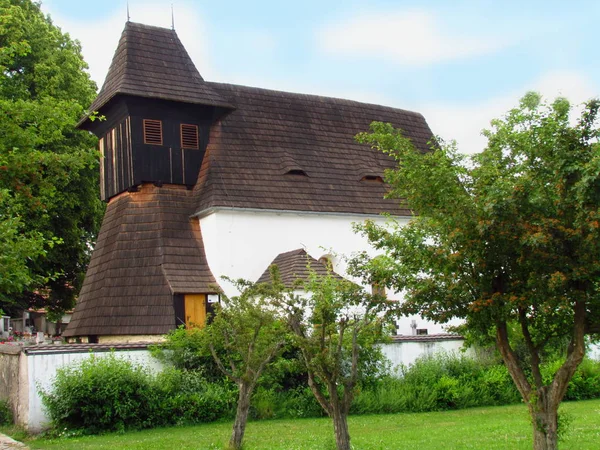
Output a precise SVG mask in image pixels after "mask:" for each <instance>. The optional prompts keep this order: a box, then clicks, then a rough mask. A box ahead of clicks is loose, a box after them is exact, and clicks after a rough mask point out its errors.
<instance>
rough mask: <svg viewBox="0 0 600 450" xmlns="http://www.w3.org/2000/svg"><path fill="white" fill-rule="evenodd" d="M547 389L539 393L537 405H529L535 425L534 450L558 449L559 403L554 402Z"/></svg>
mask: <svg viewBox="0 0 600 450" xmlns="http://www.w3.org/2000/svg"><path fill="white" fill-rule="evenodd" d="M549 397H550V396H549V395H548V393H547V390H546V388H543V389H540V390H539V391H538V393H537V401H536V402H535V404H531V403H530V405H529V413H530V414H531V422H532V425H533V450H556V449H557V448H558V405H559V404H558V403H555V402H552V401H551V399H550V398H549Z"/></svg>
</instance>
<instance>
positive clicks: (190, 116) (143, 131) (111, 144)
mask: <svg viewBox="0 0 600 450" xmlns="http://www.w3.org/2000/svg"><path fill="white" fill-rule="evenodd" d="M232 109H233V107H232V105H230V104H229V103H228V102H227V101H226V100H225V99H223V98H222V97H221V96H220V95H219V94H218V93H217V92H216V91H214V90H213V89H212V88H211V87H209V86H208V85H207V84H206V83H204V80H203V79H202V77H201V76H200V74H199V73H198V71H197V69H196V67H195V66H194V64H193V63H192V60H191V59H190V57H189V55H188V53H187V52H186V50H185V48H184V47H183V45H182V44H181V42H180V40H179V38H178V37H177V34H176V33H175V31H174V30H169V29H166V28H158V27H152V26H148V25H142V24H137V23H133V22H127V24H126V25H125V29H124V31H123V34H122V35H121V40H120V42H119V46H118V48H117V51H116V52H115V55H114V58H113V61H112V64H111V66H110V69H109V71H108V74H107V76H106V80H105V82H104V85H103V87H102V89H101V91H100V93H99V94H98V97H97V99H96V100H95V101H94V103H93V104H92V106H91V107H90V111H91V112H92V113H93V115H92V116H87V117H85V118H84V119H83V120H82V121H81V122H80V123H79V127H80V128H82V129H85V130H89V131H91V132H93V133H94V134H96V136H98V138H99V151H100V153H101V154H102V160H101V165H100V193H101V197H102V199H103V200H105V201H108V200H109V199H110V198H112V197H114V196H115V195H117V194H119V193H121V192H123V191H126V190H135V189H136V188H137V186H139V185H141V184H143V183H154V184H156V185H157V186H160V185H162V184H176V185H185V186H188V187H192V186H193V185H194V184H195V183H196V178H197V176H198V171H199V169H200V165H201V164H202V159H203V157H204V153H205V151H206V146H207V144H208V134H209V130H210V126H211V125H212V124H213V123H214V122H215V120H217V119H218V118H220V117H222V116H223V115H224V114H226V113H227V112H228V111H231V110H232ZM95 117H100V119H97V118H95Z"/></svg>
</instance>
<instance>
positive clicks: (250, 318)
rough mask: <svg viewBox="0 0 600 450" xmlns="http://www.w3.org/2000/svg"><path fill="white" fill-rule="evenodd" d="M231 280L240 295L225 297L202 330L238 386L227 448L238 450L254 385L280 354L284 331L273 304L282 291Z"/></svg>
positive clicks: (216, 358)
mask: <svg viewBox="0 0 600 450" xmlns="http://www.w3.org/2000/svg"><path fill="white" fill-rule="evenodd" d="M230 281H231V280H230ZM232 282H233V281H232ZM233 283H234V284H235V286H236V287H237V289H238V290H239V291H240V294H239V295H238V296H235V297H231V298H227V297H224V298H223V299H222V302H223V303H222V305H218V306H217V308H216V311H215V316H214V320H213V321H212V323H211V324H210V325H208V326H206V328H204V329H203V330H202V331H201V333H202V334H203V335H204V343H205V345H206V346H207V347H208V349H209V351H210V353H211V354H212V356H213V358H214V360H215V362H216V364H217V367H218V368H219V369H220V370H221V371H222V372H223V374H224V375H225V376H227V377H228V378H229V379H230V380H231V381H233V382H234V383H236V385H237V386H238V389H239V393H238V403H237V409H236V414H235V421H234V424H233V430H232V433H231V438H230V440H229V447H230V448H232V449H235V450H238V449H240V448H242V443H243V439H244V433H245V431H246V422H247V421H248V412H249V411H250V399H251V397H252V393H253V392H254V388H255V387H256V384H257V383H258V380H259V378H260V376H261V375H262V374H263V372H264V370H265V369H266V368H267V367H268V365H269V364H270V363H271V362H273V360H274V358H276V357H277V356H279V355H280V354H281V352H282V350H283V348H284V345H285V343H286V340H287V331H286V328H285V324H284V323H283V321H282V320H280V319H279V318H278V315H277V314H276V311H275V308H274V306H273V304H274V300H275V298H274V297H279V296H280V295H281V290H277V289H273V288H272V287H270V286H268V285H256V284H253V283H250V282H247V281H244V280H237V281H235V282H233Z"/></svg>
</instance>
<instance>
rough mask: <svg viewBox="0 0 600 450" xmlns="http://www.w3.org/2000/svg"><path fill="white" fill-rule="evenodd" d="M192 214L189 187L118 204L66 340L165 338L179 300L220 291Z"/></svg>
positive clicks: (149, 192)
mask: <svg viewBox="0 0 600 450" xmlns="http://www.w3.org/2000/svg"><path fill="white" fill-rule="evenodd" d="M192 208H193V198H192V192H191V191H189V190H187V189H185V187H183V186H169V187H168V188H157V187H155V186H152V185H144V186H143V187H142V188H141V189H140V190H139V191H138V192H124V193H122V194H120V195H119V196H117V197H115V198H114V199H112V201H111V202H110V203H109V204H108V207H107V210H106V215H105V217H104V220H103V222H102V228H101V229H100V234H99V236H98V241H97V243H96V248H95V249H94V253H93V256H92V260H91V262H90V265H89V267H88V271H87V274H86V278H85V282H84V284H83V288H82V290H81V293H80V295H79V301H78V302H77V305H76V307H75V312H74V313H73V317H72V318H71V323H70V324H69V326H68V327H67V329H66V331H65V332H64V336H66V337H71V336H90V335H101V336H107V335H161V334H166V333H168V332H169V330H172V329H174V328H175V313H174V305H173V302H174V294H178V293H185V294H191V293H210V292H215V291H217V290H218V288H217V287H216V286H217V283H216V281H215V279H214V277H213V275H212V273H211V271H210V269H209V267H208V264H207V262H206V257H205V254H204V246H203V243H202V237H201V235H200V229H199V225H198V221H197V220H193V219H190V218H189V216H190V211H191V210H192Z"/></svg>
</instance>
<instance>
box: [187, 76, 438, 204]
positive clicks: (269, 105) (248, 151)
mask: <svg viewBox="0 0 600 450" xmlns="http://www.w3.org/2000/svg"><path fill="white" fill-rule="evenodd" d="M208 84H209V85H210V86H211V87H212V88H214V89H215V90H216V91H218V92H219V93H220V94H221V95H222V96H223V97H224V98H227V99H228V100H229V101H230V102H231V103H233V104H234V105H235V107H236V110H235V111H233V112H231V113H230V114H229V115H228V116H226V117H225V118H224V119H223V120H222V121H220V122H218V123H217V124H216V125H214V126H213V128H212V130H211V133H210V137H209V144H208V149H207V153H206V156H205V158H204V161H203V164H202V167H201V169H200V175H199V179H198V183H197V185H196V192H197V212H198V213H200V214H202V213H207V212H209V211H210V210H211V209H212V208H217V207H230V208H258V209H276V210H297V211H313V212H332V213H355V214H380V213H381V212H384V211H386V212H390V213H392V214H396V215H410V211H408V210H407V209H406V208H404V207H403V206H402V205H401V204H400V203H399V202H398V200H387V199H384V198H383V197H384V195H385V193H386V192H387V187H386V185H384V184H383V183H382V182H380V181H381V180H379V182H378V180H377V179H375V181H367V180H365V179H364V177H365V176H367V177H369V176H370V177H371V178H373V177H377V176H382V175H383V171H384V169H386V168H392V167H395V166H396V163H395V161H394V160H393V159H392V158H390V157H388V156H387V155H385V154H383V153H381V152H377V151H375V150H371V149H370V148H369V147H368V146H367V145H363V144H358V143H357V142H356V141H355V139H354V136H355V135H356V134H357V133H360V132H363V131H368V129H369V125H370V124H371V122H373V121H382V122H389V123H391V124H392V125H394V126H396V127H398V128H401V129H402V130H403V131H404V133H405V135H406V136H407V137H409V138H410V139H411V140H412V142H413V143H414V145H415V146H416V147H417V148H419V149H420V150H422V151H425V150H427V149H428V148H429V146H428V141H429V140H430V139H431V137H432V132H431V130H430V129H429V126H428V125H427V122H426V121H425V119H424V118H423V116H422V115H421V114H418V113H414V112H410V111H405V110H401V109H395V108H389V107H385V106H379V105H373V104H367V103H360V102H355V101H349V100H341V99H337V98H328V97H320V96H316V95H305V94H294V93H289V92H279V91H272V90H268V89H260V88H253V87H246V86H237V85H230V84H219V83H208ZM290 171H296V173H298V171H302V172H304V173H305V175H299V174H293V173H294V172H292V173H289V172H290Z"/></svg>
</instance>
